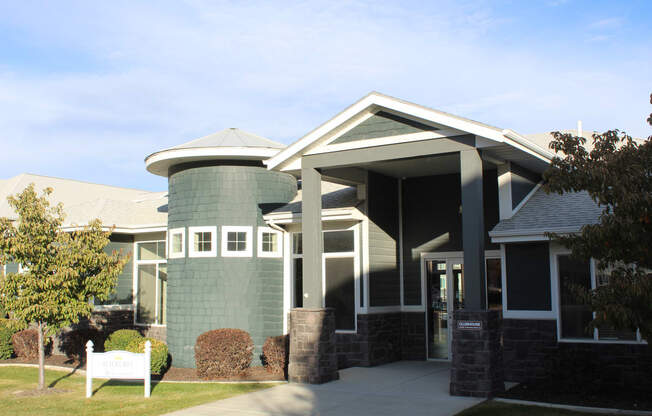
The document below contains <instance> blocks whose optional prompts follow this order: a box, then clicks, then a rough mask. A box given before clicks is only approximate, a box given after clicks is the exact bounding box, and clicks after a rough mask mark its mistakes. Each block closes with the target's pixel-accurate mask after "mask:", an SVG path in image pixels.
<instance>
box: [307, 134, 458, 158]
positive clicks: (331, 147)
mask: <svg viewBox="0 0 652 416" xmlns="http://www.w3.org/2000/svg"><path fill="white" fill-rule="evenodd" d="M467 134H468V133H466V132H463V131H459V130H454V129H446V130H437V131H424V132H419V133H408V134H400V135H397V136H386V137H377V138H375V139H364V140H356V141H353V142H348V143H338V144H328V143H330V142H333V141H335V140H336V139H337V138H332V139H329V140H328V143H324V144H323V145H322V146H317V147H316V148H315V149H314V150H310V151H308V152H306V153H304V155H317V154H321V153H330V152H338V151H342V150H352V149H359V148H363V147H374V146H385V145H388V144H394V143H408V142H417V141H421V140H430V139H441V138H444V137H453V136H463V135H467Z"/></svg>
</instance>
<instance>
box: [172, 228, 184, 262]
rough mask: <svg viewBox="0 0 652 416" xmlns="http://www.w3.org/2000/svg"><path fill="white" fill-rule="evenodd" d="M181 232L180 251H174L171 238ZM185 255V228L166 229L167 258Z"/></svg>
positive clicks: (178, 257) (179, 257) (177, 257)
mask: <svg viewBox="0 0 652 416" xmlns="http://www.w3.org/2000/svg"><path fill="white" fill-rule="evenodd" d="M177 234H181V251H180V252H178V253H175V252H174V251H172V238H173V237H174V236H175V235H177ZM185 256H186V229H185V228H172V229H170V230H169V231H168V258H170V259H181V258H184V257H185Z"/></svg>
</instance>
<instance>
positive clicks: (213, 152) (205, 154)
mask: <svg viewBox="0 0 652 416" xmlns="http://www.w3.org/2000/svg"><path fill="white" fill-rule="evenodd" d="M278 152H279V149H274V148H271V147H194V148H188V149H166V150H161V151H160V152H156V153H152V154H151V155H149V156H147V157H146V158H145V168H146V169H147V171H148V172H151V173H154V174H156V175H162V176H167V168H168V167H169V166H170V165H172V164H177V163H181V162H182V161H187V162H190V161H200V160H219V159H240V160H261V159H267V158H270V157H272V156H274V155H276V154H277V153H278Z"/></svg>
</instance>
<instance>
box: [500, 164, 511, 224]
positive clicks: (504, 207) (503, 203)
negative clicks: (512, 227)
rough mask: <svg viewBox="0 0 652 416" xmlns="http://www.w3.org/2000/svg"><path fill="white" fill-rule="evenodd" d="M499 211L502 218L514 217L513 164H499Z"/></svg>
mask: <svg viewBox="0 0 652 416" xmlns="http://www.w3.org/2000/svg"><path fill="white" fill-rule="evenodd" d="M498 212H499V218H500V219H501V220H506V219H508V218H512V166H511V164H510V163H509V162H507V163H504V164H502V165H498Z"/></svg>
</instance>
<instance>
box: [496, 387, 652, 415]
mask: <svg viewBox="0 0 652 416" xmlns="http://www.w3.org/2000/svg"><path fill="white" fill-rule="evenodd" d="M498 397H503V398H505V399H516V400H528V401H533V402H543V403H555V404H567V405H574V406H587V407H606V408H610V409H625V410H652V392H645V391H633V390H625V389H620V388H612V389H604V390H602V391H599V392H598V391H591V390H589V389H586V390H578V389H573V388H569V387H568V386H563V385H560V384H554V383H539V384H536V383H531V384H519V385H518V386H516V387H514V388H511V389H509V390H508V391H506V392H505V393H502V394H499V395H498Z"/></svg>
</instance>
